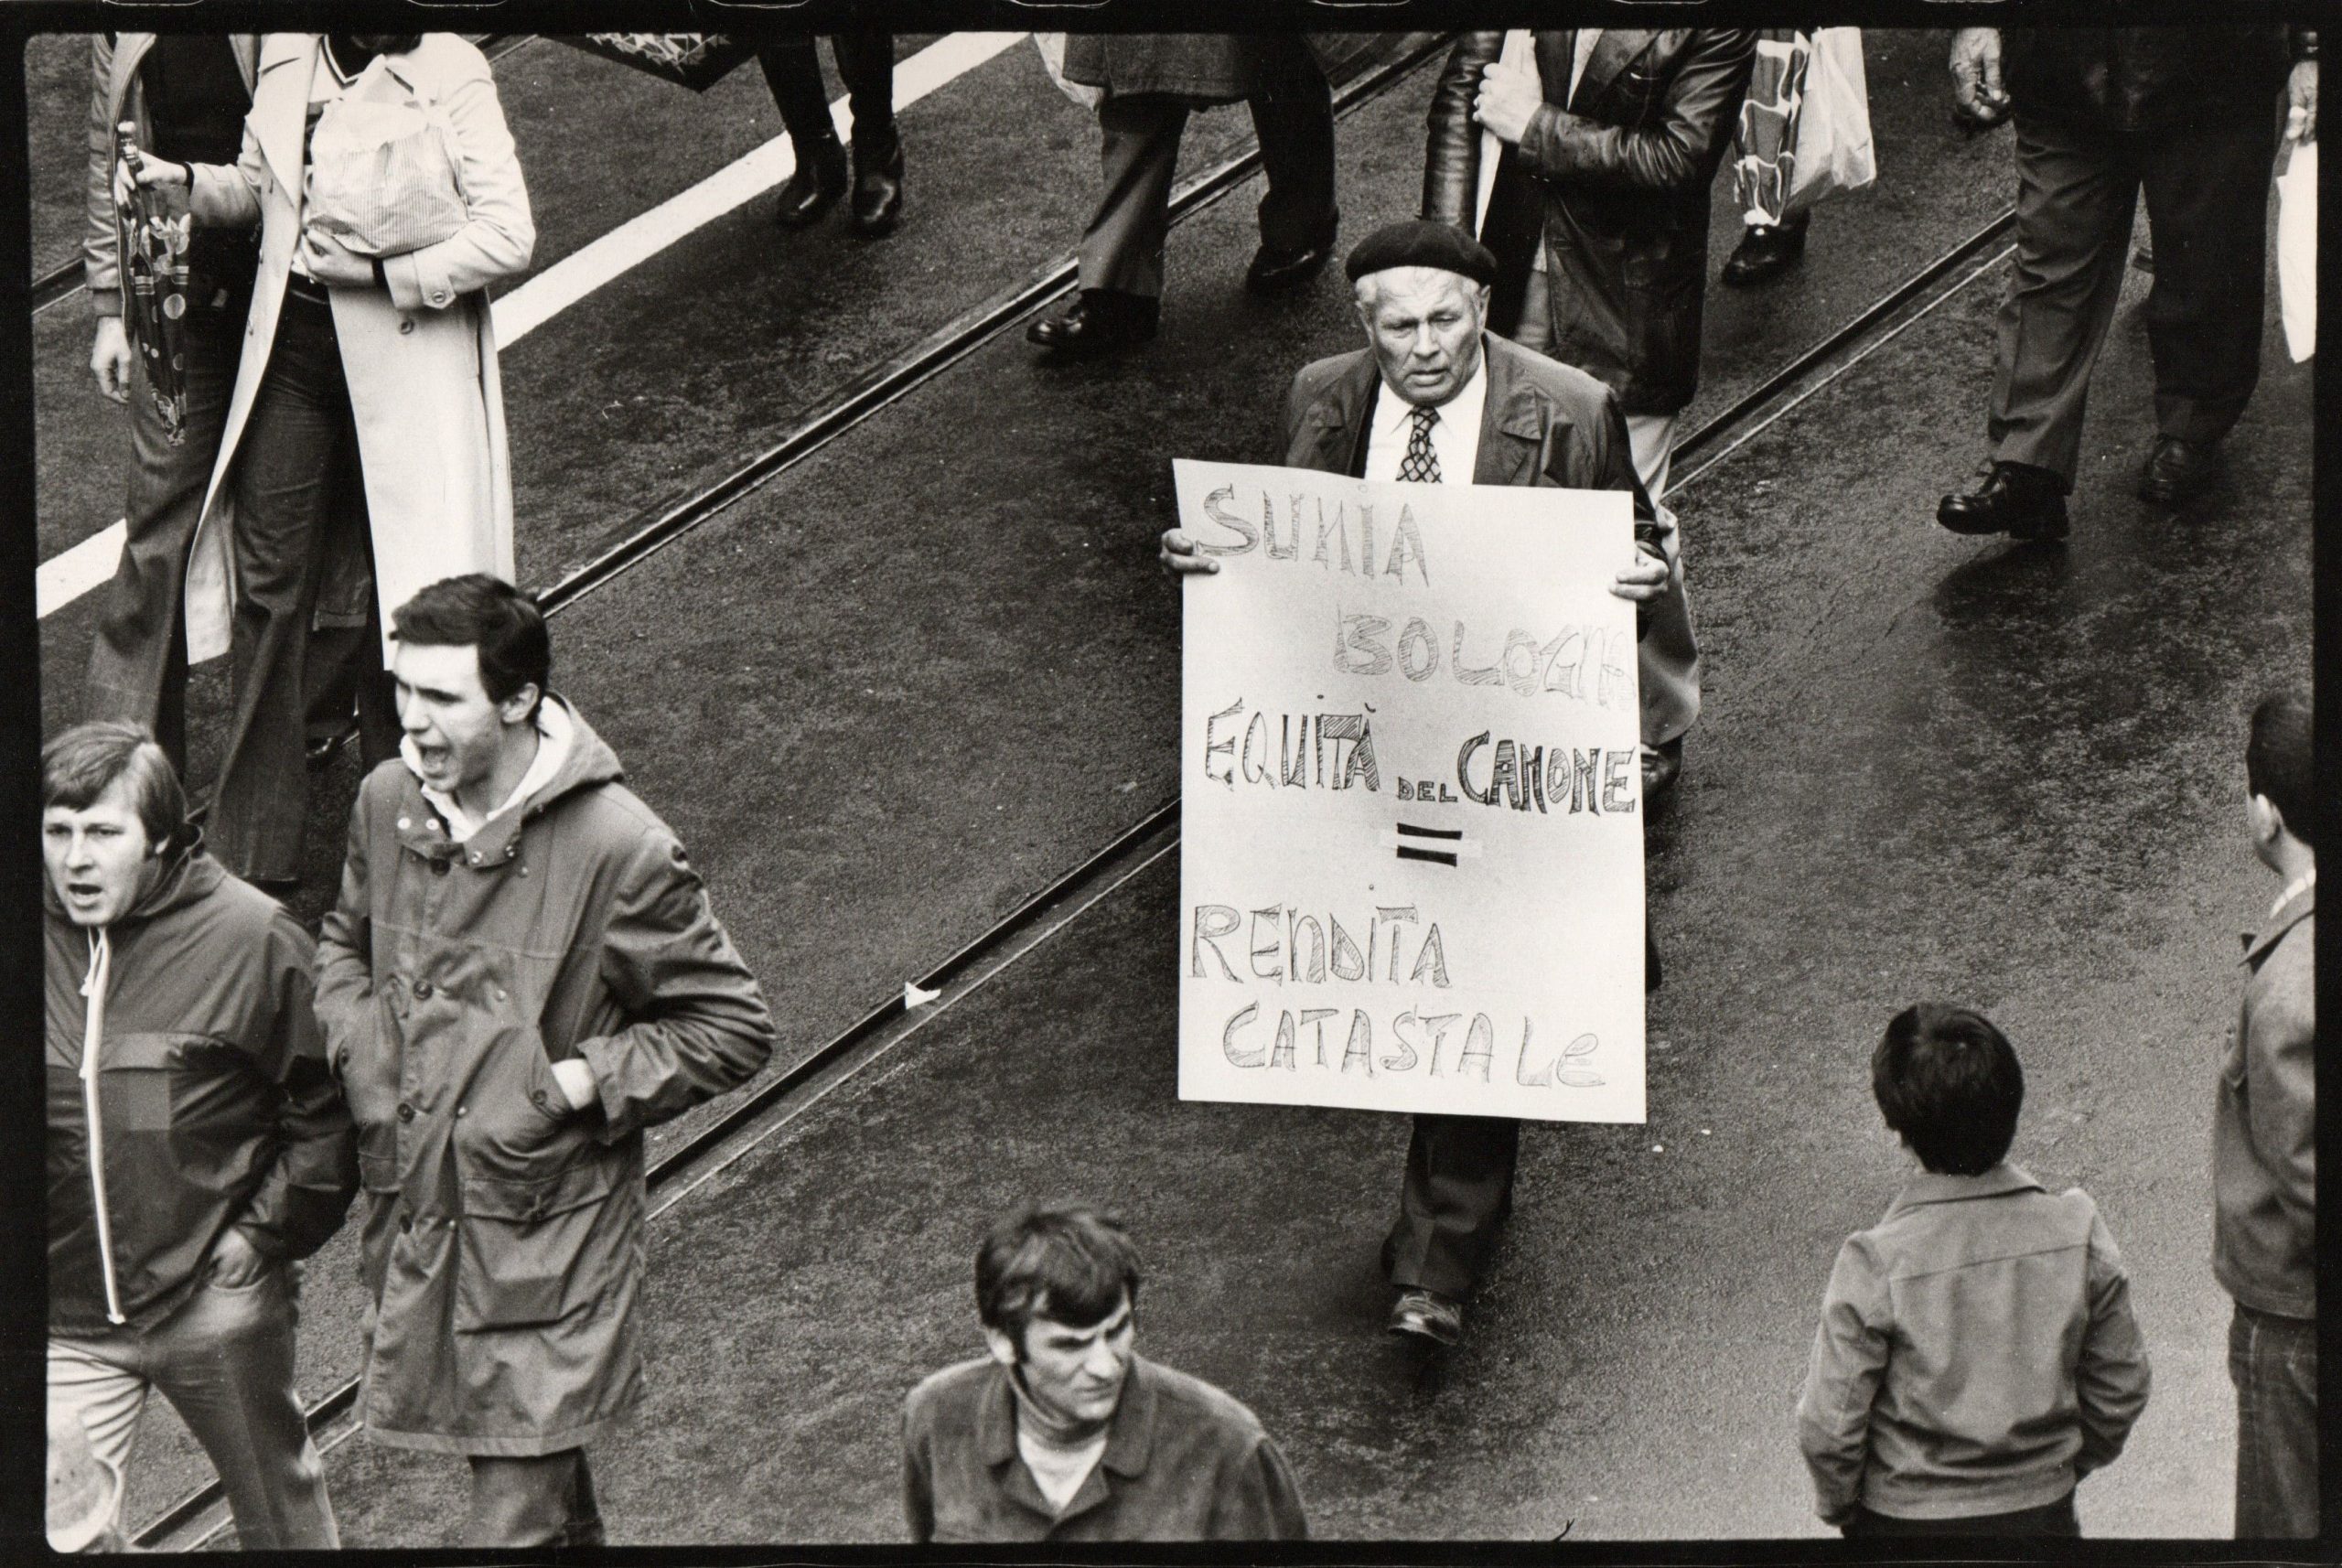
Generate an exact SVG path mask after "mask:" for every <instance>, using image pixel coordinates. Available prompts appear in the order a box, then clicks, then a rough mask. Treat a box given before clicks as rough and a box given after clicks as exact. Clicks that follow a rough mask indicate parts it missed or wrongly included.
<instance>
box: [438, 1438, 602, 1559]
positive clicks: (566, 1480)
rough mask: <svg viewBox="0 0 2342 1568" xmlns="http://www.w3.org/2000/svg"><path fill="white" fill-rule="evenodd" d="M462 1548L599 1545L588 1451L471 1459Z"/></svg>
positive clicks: (598, 1517) (598, 1520)
mask: <svg viewBox="0 0 2342 1568" xmlns="http://www.w3.org/2000/svg"><path fill="white" fill-rule="evenodd" d="M471 1463H472V1500H471V1511H470V1512H469V1513H468V1514H467V1516H466V1517H465V1520H464V1544H465V1545H466V1546H472V1547H481V1546H599V1545H601V1544H602V1511H601V1509H600V1507H599V1506H598V1505H597V1504H596V1502H595V1501H594V1476H593V1472H592V1471H590V1470H588V1469H587V1468H586V1467H585V1450H584V1449H583V1448H568V1449H564V1450H563V1451H562V1452H561V1453H559V1454H546V1455H539V1456H536V1457H532V1458H519V1459H507V1458H500V1457H494V1456H491V1455H485V1454H475V1455H471Z"/></svg>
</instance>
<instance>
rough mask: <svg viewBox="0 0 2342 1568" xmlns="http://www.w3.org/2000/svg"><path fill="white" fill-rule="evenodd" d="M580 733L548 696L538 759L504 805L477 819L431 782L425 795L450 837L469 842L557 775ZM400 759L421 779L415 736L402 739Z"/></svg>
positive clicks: (541, 711) (540, 715)
mask: <svg viewBox="0 0 2342 1568" xmlns="http://www.w3.org/2000/svg"><path fill="white" fill-rule="evenodd" d="M576 734H577V726H576V725H575V724H574V723H573V722H571V720H570V717H569V710H568V709H567V708H565V707H564V706H563V705H562V704H561V703H560V702H559V701H558V700H557V699H555V698H553V697H547V698H545V699H544V700H543V702H541V703H538V704H537V756H536V759H535V760H534V761H532V762H531V763H530V764H529V770H528V771H527V772H526V773H523V774H521V782H519V783H518V784H515V785H514V786H512V793H510V795H507V796H506V797H504V803H503V804H502V805H500V806H499V807H497V808H496V810H494V811H490V812H489V813H488V815H486V816H484V817H482V818H480V819H479V821H478V822H474V821H472V819H471V818H470V816H468V815H467V813H466V812H465V811H464V810H463V808H462V807H460V806H458V805H457V804H456V798H455V797H454V796H453V795H442V794H441V793H439V791H438V790H436V789H433V788H432V787H431V786H430V785H428V784H424V785H423V787H422V788H423V798H424V800H428V801H430V802H431V808H432V810H434V811H437V812H438V813H439V816H440V820H441V821H443V822H446V824H447V836H448V837H449V838H451V839H453V840H455V841H456V842H457V843H470V842H471V840H472V836H473V835H474V834H476V833H478V832H479V831H480V829H482V828H484V827H486V826H488V824H489V823H490V822H494V821H495V820H496V819H497V818H499V817H500V816H502V815H504V813H505V812H507V811H512V810H514V809H516V808H517V807H519V806H521V804H522V803H524V802H525V801H526V800H528V799H529V797H531V796H532V795H534V794H535V793H536V792H537V791H538V790H540V789H543V788H544V787H545V786H546V785H548V784H550V783H552V782H553V775H554V774H556V773H559V772H560V771H561V765H562V764H563V763H564V762H566V761H568V760H569V748H570V746H571V745H572V744H573V743H574V741H575V738H576ZM399 760H401V761H402V762H404V763H405V764H406V765H407V769H408V771H410V772H412V773H413V774H414V777H415V779H416V781H417V782H418V783H420V782H421V780H422V778H423V769H422V768H420V767H419V766H417V765H416V761H415V750H414V737H413V736H408V737H406V738H405V739H403V740H401V741H400V742H399Z"/></svg>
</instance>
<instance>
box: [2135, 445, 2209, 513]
mask: <svg viewBox="0 0 2342 1568" xmlns="http://www.w3.org/2000/svg"><path fill="white" fill-rule="evenodd" d="M2219 471H2220V449H2219V448H2218V446H2214V445H2212V444H2211V443H2210V442H2208V441H2183V440H2181V439H2180V438H2179V437H2178V436H2176V435H2158V436H2156V437H2155V444H2154V450H2153V451H2151V452H2149V453H2148V454H2147V461H2146V466H2145V467H2142V468H2141V469H2140V470H2139V495H2140V497H2141V499H2145V500H2151V501H2154V502H2155V503H2156V504H2157V505H2159V506H2176V505H2177V504H2178V503H2179V502H2181V501H2184V500H2186V499H2188V498H2189V497H2191V496H2195V495H2199V494H2201V493H2202V492H2203V490H2204V489H2206V487H2208V486H2209V485H2210V484H2211V482H2212V480H2213V479H2214V478H2217V477H2218V474H2219Z"/></svg>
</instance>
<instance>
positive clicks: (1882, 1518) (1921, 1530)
mask: <svg viewBox="0 0 2342 1568" xmlns="http://www.w3.org/2000/svg"><path fill="white" fill-rule="evenodd" d="M1840 1528H1841V1530H1842V1531H1843V1533H1844V1534H1845V1535H1847V1536H1848V1537H1850V1538H1855V1537H1875V1536H1881V1535H2066V1536H2079V1535H2080V1534H2081V1532H2082V1526H2081V1520H2079V1519H2077V1518H2075V1517H2074V1494H2073V1493H2071V1492H2068V1493H2067V1494H2066V1495H2065V1496H2064V1497H2062V1498H2058V1499H2057V1501H2056V1502H2054V1503H2043V1504H2042V1505H2041V1506H2040V1507H2039V1508H2032V1509H2011V1510H2010V1511H2009V1512H2007V1513H1973V1514H1966V1515H1962V1516H1957V1517H1954V1518H1951V1519H1899V1518H1897V1517H1896V1516H1895V1515H1894V1514H1885V1513H1873V1512H1872V1511H1871V1510H1870V1509H1866V1508H1864V1507H1863V1506H1862V1505H1861V1504H1859V1503H1857V1504H1856V1505H1854V1517H1853V1518H1852V1519H1850V1520H1847V1521H1846V1522H1845V1523H1844V1524H1843V1525H1842V1526H1841V1527H1840Z"/></svg>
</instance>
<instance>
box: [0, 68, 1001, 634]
mask: <svg viewBox="0 0 2342 1568" xmlns="http://www.w3.org/2000/svg"><path fill="white" fill-rule="evenodd" d="M1026 37H1027V35H1026V34H1024V33H948V34H946V35H944V37H942V38H940V39H938V40H937V41H936V42H934V43H931V44H929V45H928V47H927V48H923V49H921V50H919V53H917V54H915V55H913V56H911V58H910V59H907V60H904V61H903V62H902V63H901V64H899V65H897V67H896V68H895V107H896V108H897V109H898V110H899V109H905V108H908V107H909V106H910V105H911V104H913V103H916V102H919V100H920V99H922V98H924V97H926V96H927V95H928V94H929V93H930V92H933V91H936V90H937V89H939V88H941V87H945V86H948V85H949V84H950V83H951V82H953V81H957V80H959V79H960V78H961V77H962V76H965V75H967V74H968V72H970V71H972V70H975V69H976V68H977V67H978V66H980V65H983V63H984V62H985V61H987V60H989V59H993V58H994V56H996V55H999V54H1001V53H1003V52H1004V51H1005V50H1007V49H1009V48H1012V47H1013V46H1015V44H1017V43H1018V42H1020V41H1021V40H1022V39H1024V38H1026ZM830 118H831V120H832V121H833V123H835V124H836V125H837V128H838V134H839V136H840V137H841V138H842V139H843V138H844V137H845V136H847V135H848V134H850V133H851V132H852V129H853V121H854V113H853V111H852V109H851V108H850V107H848V103H847V101H846V100H845V99H843V98H841V99H839V100H838V101H837V102H834V103H833V104H831V105H830ZM796 168H797V158H796V155H795V153H794V152H793V151H792V149H791V148H790V145H789V138H788V137H787V136H786V135H781V136H775V137H774V138H773V139H772V140H771V141H769V142H767V143H766V144H765V145H762V146H760V147H758V148H757V149H756V150H755V151H754V152H751V153H748V154H747V155H746V156H742V157H740V158H738V159H736V160H735V161H734V162H732V163H730V164H727V165H726V166H724V167H723V168H720V169H718V170H716V171H715V172H714V174H712V175H710V176H708V177H706V178H705V179H704V180H701V181H700V182H699V183H698V184H697V185H694V186H693V187H692V188H690V189H688V190H686V191H683V192H682V193H681V194H679V195H676V196H672V197H670V198H669V199H666V200H665V201H662V202H661V203H660V204H659V205H658V206H656V207H654V208H652V209H650V211H648V212H645V213H641V214H639V216H637V217H634V218H629V219H628V220H626V221H625V222H623V223H621V224H619V225H618V227H617V228H615V229H613V230H611V231H609V232H608V233H607V234H605V235H603V236H602V237H601V238H600V239H598V240H596V241H594V242H592V243H590V244H587V245H585V246H583V247H581V248H580V249H578V250H576V251H574V252H570V253H569V254H568V255H566V256H564V257H563V258H562V259H561V260H559V261H557V262H555V263H553V265H551V266H549V267H547V268H546V269H545V270H544V271H543V272H541V273H539V274H536V275H535V276H534V277H532V278H531V279H529V281H528V282H526V283H524V284H522V285H521V286H520V287H518V288H516V289H514V290H513V291H512V292H511V293H510V294H508V295H504V296H503V297H502V298H501V299H499V300H498V301H497V302H496V303H495V305H494V306H492V307H491V317H492V319H493V320H494V322H495V326H496V344H497V347H498V348H500V349H507V348H510V347H511V346H512V345H513V344H515V343H517V342H519V341H520V340H521V338H525V337H527V336H528V335H529V334H530V333H532V332H533V331H535V330H536V329H537V328H540V327H542V326H543V325H544V324H545V323H546V322H548V321H550V320H552V319H553V317H556V316H558V315H560V314H561V313H562V312H563V311H564V310H567V309H568V308H569V307H570V306H573V305H575V304H576V303H577V302H578V301H579V300H581V299H584V298H585V296H586V295H590V294H592V293H594V292H595V291H596V290H597V289H599V288H601V287H602V286H603V285H606V284H607V283H610V282H611V281H613V280H614V279H616V278H618V277H620V276H622V275H624V274H626V273H628V272H630V271H632V270H633V269H634V268H636V267H639V266H640V265H641V264H642V263H645V262H647V261H649V260H650V258H651V257H653V256H655V255H657V254H658V253H659V252H661V251H663V250H665V249H667V248H668V247H669V246H670V245H672V244H674V243H675V242H677V241H680V240H682V238H684V237H685V236H686V235H689V234H691V233H693V232H694V231H697V230H700V229H703V228H704V227H706V226H707V225H708V224H710V223H713V222H714V221H715V220H717V219H719V218H721V217H723V216H724V215H725V214H726V213H728V212H731V211H733V210H735V209H738V208H740V207H743V206H745V205H747V203H748V202H751V201H754V200H755V199H757V197H759V196H762V195H763V194H764V193H765V192H766V191H768V190H770V189H772V188H774V187H776V186H778V185H779V184H780V183H781V182H782V181H783V180H785V179H787V178H788V177H790V175H791V174H792V173H794V172H795V171H796ZM125 532H126V531H125V530H124V527H123V524H122V523H121V521H115V522H113V524H111V525H110V526H108V527H106V528H104V529H102V530H101V531H99V532H96V533H93V534H91V536H90V537H89V538H87V539H84V540H83V541H81V543H79V544H76V545H74V546H73V547H72V548H71V549H70V550H67V551H65V552H63V553H60V554H59V555H57V556H54V557H53V558H51V559H49V560H47V561H44V562H42V563H41V564H40V572H39V574H38V578H37V580H36V584H35V589H34V596H35V601H36V603H37V604H38V607H39V614H40V618H42V619H44V620H46V619H48V617H49V615H50V613H51V612H52V611H56V610H60V609H63V608H64V607H66V606H67V605H70V604H71V603H72V602H73V601H74V600H75V599H78V598H80V597H81V596H82V595H84V594H86V593H88V592H89V591H90V590H91V589H92V588H94V587H96V586H98V585H100V584H101V583H103V582H104V581H106V579H107V578H109V577H111V576H113V570H114V565H115V563H116V562H117V561H119V560H120V559H121V556H122V542H123V539H124V535H125Z"/></svg>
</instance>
